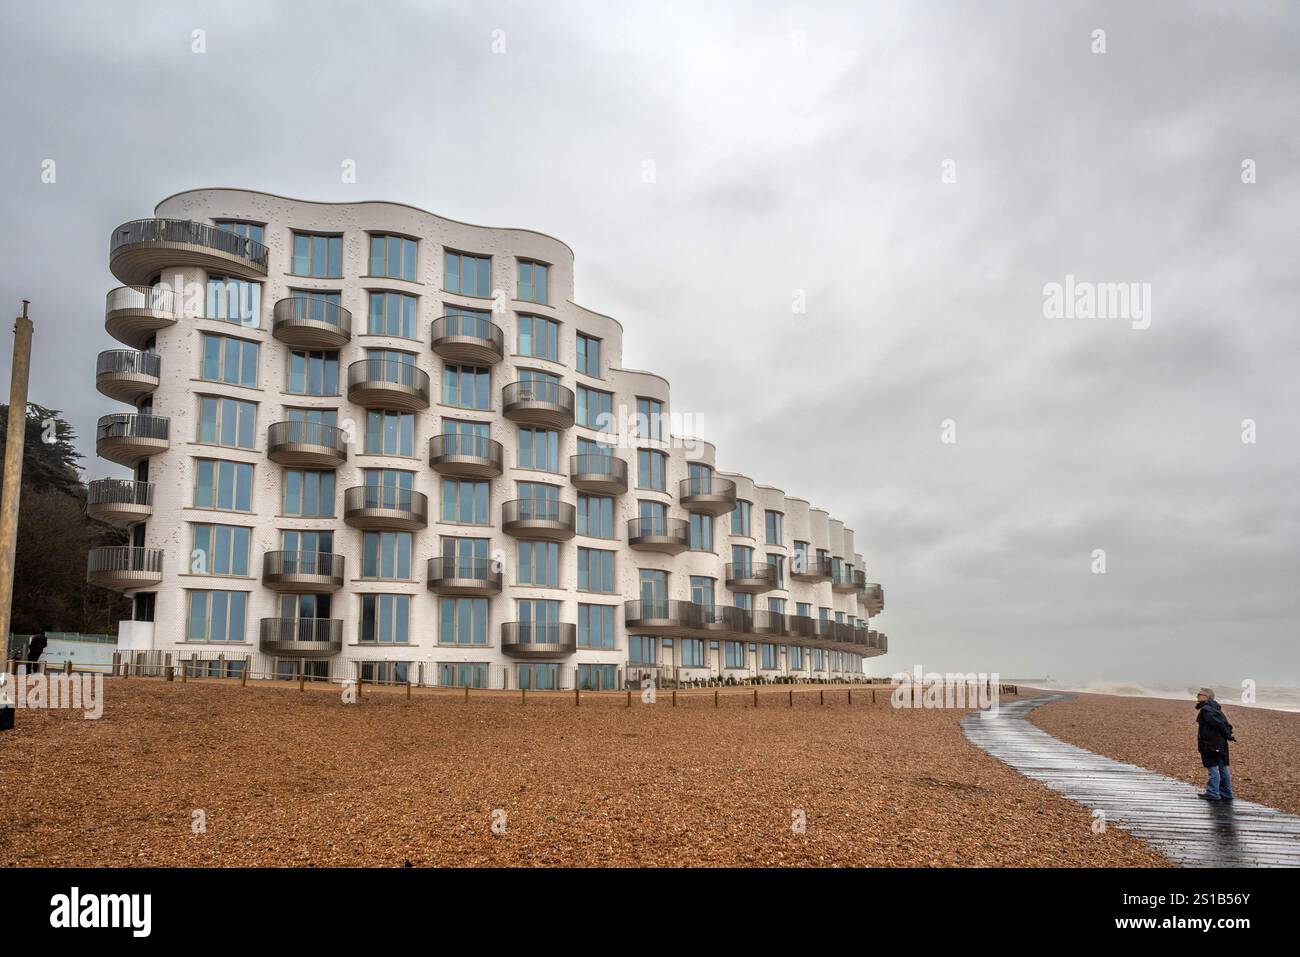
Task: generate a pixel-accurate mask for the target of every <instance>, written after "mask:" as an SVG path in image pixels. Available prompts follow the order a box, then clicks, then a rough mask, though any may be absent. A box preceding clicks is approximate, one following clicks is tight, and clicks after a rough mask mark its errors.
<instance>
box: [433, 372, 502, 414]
mask: <svg viewBox="0 0 1300 957" xmlns="http://www.w3.org/2000/svg"><path fill="white" fill-rule="evenodd" d="M490 381H491V373H490V372H489V371H488V370H487V369H479V368H476V367H474V366H452V365H449V366H446V367H445V368H444V369H443V372H442V401H443V402H444V403H445V404H446V405H454V406H458V407H460V408H462V409H490V408H492V398H491V396H490V395H489V394H488V384H489V382H490Z"/></svg>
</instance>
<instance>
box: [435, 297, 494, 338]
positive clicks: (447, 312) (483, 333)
mask: <svg viewBox="0 0 1300 957" xmlns="http://www.w3.org/2000/svg"><path fill="white" fill-rule="evenodd" d="M442 317H443V318H444V319H446V320H447V335H449V336H473V337H475V338H478V339H491V338H492V314H491V313H490V312H487V311H485V310H482V309H466V308H464V307H463V306H452V305H448V304H445V303H444V304H443V307H442Z"/></svg>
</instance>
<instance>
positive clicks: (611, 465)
mask: <svg viewBox="0 0 1300 957" xmlns="http://www.w3.org/2000/svg"><path fill="white" fill-rule="evenodd" d="M569 481H570V482H572V483H573V485H574V487H575V488H580V489H582V490H583V491H584V492H596V493H597V494H600V495H622V494H623V493H624V492H626V491H627V460H626V459H620V458H617V457H616V456H615V455H614V454H613V453H610V454H608V455H606V454H604V453H602V452H584V453H582V454H579V455H570V456H569Z"/></svg>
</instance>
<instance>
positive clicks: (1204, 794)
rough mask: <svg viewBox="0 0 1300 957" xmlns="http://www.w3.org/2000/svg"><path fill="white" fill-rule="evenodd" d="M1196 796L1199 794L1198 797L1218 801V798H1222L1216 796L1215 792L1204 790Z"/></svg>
mask: <svg viewBox="0 0 1300 957" xmlns="http://www.w3.org/2000/svg"><path fill="white" fill-rule="evenodd" d="M1196 796H1197V797H1198V798H1200V799H1201V800H1202V801H1218V800H1220V799H1219V798H1217V797H1215V796H1214V795H1213V794H1206V793H1205V792H1204V791H1202V792H1201V793H1200V794H1198V795H1196Z"/></svg>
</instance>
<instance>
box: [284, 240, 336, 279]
mask: <svg viewBox="0 0 1300 957" xmlns="http://www.w3.org/2000/svg"><path fill="white" fill-rule="evenodd" d="M293 272H294V275H296V276H316V277H318V278H322V279H342V278H343V237H342V236H325V235H320V234H317V233H294V234H293Z"/></svg>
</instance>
